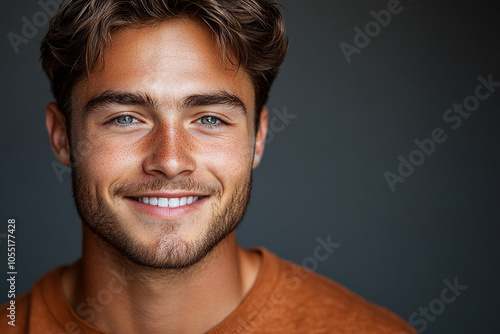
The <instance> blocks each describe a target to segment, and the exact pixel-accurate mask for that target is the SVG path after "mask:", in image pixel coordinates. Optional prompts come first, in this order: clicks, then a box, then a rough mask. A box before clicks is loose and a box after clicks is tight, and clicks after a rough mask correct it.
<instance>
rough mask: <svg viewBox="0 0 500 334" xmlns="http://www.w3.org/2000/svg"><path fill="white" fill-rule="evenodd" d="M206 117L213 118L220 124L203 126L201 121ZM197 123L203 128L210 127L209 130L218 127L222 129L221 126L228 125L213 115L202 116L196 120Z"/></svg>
mask: <svg viewBox="0 0 500 334" xmlns="http://www.w3.org/2000/svg"><path fill="white" fill-rule="evenodd" d="M204 117H212V118H215V119H216V120H217V121H218V122H217V123H216V124H213V125H209V124H203V123H201V122H200V120H201V119H202V118H204ZM196 123H198V124H201V125H202V126H205V127H208V128H212V129H213V128H218V127H221V126H225V125H227V123H226V122H224V121H223V120H221V119H220V118H219V117H216V116H213V115H203V116H201V117H200V118H198V119H197V120H196Z"/></svg>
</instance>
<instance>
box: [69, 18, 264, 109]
mask: <svg viewBox="0 0 500 334" xmlns="http://www.w3.org/2000/svg"><path fill="white" fill-rule="evenodd" d="M107 90H114V91H133V92H143V93H148V94H149V95H151V96H153V97H154V98H155V99H157V100H158V101H159V103H160V104H168V105H174V104H175V102H176V101H177V100H179V99H182V98H183V97H184V96H187V95H190V94H196V93H210V92H213V91H226V92H228V93H231V94H234V95H237V96H240V97H241V98H242V99H243V100H245V103H246V104H247V106H248V107H249V108H248V109H249V110H253V101H254V89H253V86H252V83H251V80H250V78H249V76H248V75H247V73H246V72H245V71H244V70H243V69H242V68H238V67H237V66H234V65H232V64H231V63H230V62H229V61H227V59H225V58H224V57H223V56H222V55H221V52H220V50H219V48H218V45H217V43H216V41H215V39H214V37H213V35H212V34H211V33H210V31H209V30H208V29H207V28H206V27H205V26H204V25H203V24H202V23H199V22H197V21H195V20H191V19H174V20H169V21H164V22H158V23H155V24H154V25H148V26H143V27H127V28H122V29H120V30H118V31H117V32H115V33H114V34H113V35H112V39H111V42H110V43H109V45H108V46H107V47H106V48H105V50H104V55H103V60H102V62H100V63H99V64H98V65H97V66H96V68H95V69H94V70H93V71H92V72H91V73H90V75H89V77H88V78H86V79H84V80H82V81H81V82H79V83H78V84H77V85H76V86H75V89H74V93H73V103H74V106H75V107H77V108H78V106H82V104H83V103H85V101H86V100H87V99H88V98H89V97H91V96H93V95H96V94H99V93H100V92H103V91H107Z"/></svg>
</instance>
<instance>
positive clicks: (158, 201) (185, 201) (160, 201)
mask: <svg viewBox="0 0 500 334" xmlns="http://www.w3.org/2000/svg"><path fill="white" fill-rule="evenodd" d="M203 197H206V196H201V197H200V196H187V197H173V198H165V197H134V199H135V200H136V201H138V202H141V203H144V204H149V205H152V206H158V207H161V208H178V207H181V206H185V205H189V204H193V203H195V202H197V201H199V200H200V199H201V198H203Z"/></svg>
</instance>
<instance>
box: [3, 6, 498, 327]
mask: <svg viewBox="0 0 500 334" xmlns="http://www.w3.org/2000/svg"><path fill="white" fill-rule="evenodd" d="M44 1H45V0H44ZM282 4H283V5H284V6H285V7H286V9H285V16H286V20H287V26H288V34H289V36H290V40H291V46H290V51H289V54H288V57H287V59H286V61H285V63H284V65H283V68H282V72H281V75H280V77H279V78H278V80H277V81H276V83H275V85H274V88H273V90H272V96H271V99H270V101H269V103H268V107H269V109H270V110H271V118H272V119H275V120H274V121H273V124H274V126H273V129H271V132H272V135H271V136H270V137H268V145H267V147H266V153H265V155H264V160H263V163H262V164H261V166H260V167H259V168H258V169H257V171H256V172H255V173H254V189H253V193H252V200H251V204H250V207H249V210H248V213H247V215H246V217H245V219H244V221H243V223H242V225H241V226H240V228H239V232H238V238H239V240H240V242H241V243H242V244H243V245H244V246H253V245H259V246H264V247H266V248H268V249H269V250H271V251H273V252H275V253H277V254H278V255H280V256H281V257H284V258H286V259H289V260H291V261H294V262H296V263H299V264H303V265H305V266H306V267H309V268H311V269H313V270H315V271H316V272H318V273H320V274H323V275H326V276H328V277H330V278H332V279H334V280H335V281H337V282H339V283H341V284H343V285H345V286H347V287H348V288H349V289H351V290H353V291H354V292H356V293H358V294H360V295H362V296H364V297H366V298H367V299H369V300H371V301H373V302H375V303H377V304H380V305H383V306H385V307H387V308H389V309H391V310H394V311H395V312H396V313H397V314H399V315H400V316H401V317H403V318H404V319H406V320H407V321H408V320H409V318H410V316H412V314H413V317H414V318H413V320H412V321H413V324H414V325H415V326H416V328H417V329H419V331H420V332H426V333H429V334H430V333H493V332H498V329H497V328H498V327H499V325H500V320H499V319H500V317H498V316H497V312H496V311H498V297H499V288H498V285H497V284H498V277H499V275H498V273H499V269H498V267H499V261H498V260H499V256H500V251H499V250H500V249H499V248H500V247H499V246H498V242H497V238H498V236H499V227H498V223H499V217H500V214H499V210H498V204H499V199H500V191H499V189H498V186H499V185H500V182H499V180H500V177H499V170H498V166H499V164H498V153H499V150H498V142H499V140H500V133H499V131H498V130H499V126H500V117H499V113H498V111H499V110H498V109H499V108H498V107H499V105H500V87H495V85H498V84H495V83H493V84H490V85H489V89H490V90H488V88H487V87H483V88H479V91H478V92H479V93H478V94H479V95H478V96H479V97H480V99H478V98H476V97H475V95H476V87H478V85H480V84H481V80H486V81H488V76H491V78H490V80H491V81H493V82H500V66H499V63H498V60H499V59H500V49H499V38H498V33H499V32H500V29H499V26H500V25H499V15H498V14H499V10H498V7H494V5H493V4H494V2H493V1H490V2H488V1H482V2H472V1H469V2H466V1H431V0H413V1H410V0H401V3H400V4H399V6H395V2H394V1H389V2H388V1H386V0H376V1H374V0H372V1H347V0H338V1H319V0H314V1H292V0H288V1H284V0H283V1H282ZM387 8H389V9H391V10H392V11H393V14H391V19H390V22H388V21H389V20H388V18H387V15H386V16H384V15H383V14H382V13H380V11H381V10H387ZM371 11H374V12H373V13H371ZM395 12H397V14H396V13H395ZM376 13H379V14H376ZM0 15H1V20H0V26H1V32H2V34H3V36H4V37H3V39H2V42H1V43H0V47H1V50H2V58H1V62H2V64H3V67H2V69H3V70H2V80H1V92H2V102H3V103H2V107H3V111H2V122H1V125H2V131H1V136H2V146H3V150H2V153H3V154H2V164H1V165H0V168H1V175H2V179H3V182H2V194H1V203H2V204H1V205H2V210H1V213H2V217H1V219H2V220H1V222H2V223H0V241H1V242H2V244H1V245H0V246H1V249H2V251H1V253H0V254H3V255H1V256H0V259H1V260H0V261H1V262H2V265H1V266H0V267H1V268H4V269H3V271H4V274H2V276H3V275H6V272H7V270H6V265H7V255H6V254H7V252H6V248H5V246H6V239H5V237H6V233H7V219H8V218H15V219H16V221H17V230H16V240H17V258H16V262H17V271H18V276H17V289H18V293H20V292H24V291H26V290H28V289H29V288H30V286H31V285H32V284H33V283H34V281H35V280H36V279H37V278H38V277H40V276H41V275H42V274H43V273H45V272H47V271H48V270H49V269H51V268H53V267H55V266H57V265H60V264H63V263H70V262H72V261H74V260H75V259H76V258H78V256H79V255H80V245H81V242H80V222H79V219H78V217H77V214H76V210H75V209H74V205H73V203H72V198H71V195H70V189H71V185H70V177H69V173H67V172H66V171H64V170H62V171H61V170H59V174H58V173H56V172H55V171H54V168H53V167H54V165H53V163H54V161H55V159H54V157H53V155H52V152H51V149H50V146H49V141H48V137H47V135H46V130H45V124H44V108H45V105H46V103H47V102H48V101H49V100H51V94H50V92H49V84H48V81H47V79H46V78H45V77H44V75H43V73H42V71H41V68H40V64H39V61H38V57H39V52H38V49H39V43H40V40H41V39H42V38H43V34H44V32H45V31H46V28H47V24H46V22H44V18H45V17H46V15H45V16H44V14H43V7H42V6H41V5H40V4H38V3H37V2H36V1H34V0H33V1H15V2H14V1H9V2H3V3H2V13H1V14H0ZM377 15H378V16H379V20H381V21H382V24H380V23H374V22H376V21H375V16H377ZM23 18H25V19H24V20H28V21H29V22H31V23H36V24H38V25H39V26H40V27H39V28H37V30H38V31H31V34H30V31H24V37H26V36H29V37H28V38H26V40H25V42H26V41H27V43H25V44H20V45H19V46H18V52H17V53H16V52H15V50H14V47H13V46H12V44H11V42H10V41H9V38H8V36H9V35H8V34H9V33H11V32H12V33H15V34H17V35H19V36H21V37H22V36H23V31H22V28H23V25H24V24H25V23H24V22H23ZM371 21H374V22H371ZM382 25H383V26H382ZM35 27H36V26H35ZM355 29H356V30H355ZM365 29H368V32H367V33H368V35H365V36H362V34H366V30H365ZM359 31H362V32H361V33H359ZM10 36H12V34H11V35H10ZM24 37H23V38H24ZM363 37H364V38H363ZM368 39H369V41H368ZM342 43H344V44H342ZM342 49H344V51H345V52H346V54H348V56H347V57H346V55H345V54H344V52H343V51H342ZM348 58H349V60H350V62H348ZM479 77H482V78H483V79H478V78H479ZM488 94H489V95H488ZM464 103H465V104H466V107H467V108H468V109H469V110H471V112H470V113H469V112H468V111H467V110H466V109H465V107H464V109H463V110H464V111H465V112H467V114H466V113H465V112H463V115H464V116H460V114H458V113H456V112H454V111H453V110H451V111H448V109H450V108H452V109H453V105H454V104H457V105H458V104H464ZM435 129H437V130H435ZM439 129H441V130H439ZM433 133H434V139H429V138H432V136H433ZM415 140H419V141H421V143H424V144H425V145H427V146H425V147H424V149H421V148H419V146H417V144H416V143H415ZM430 140H432V143H431V142H430ZM421 145H422V144H421ZM433 146H434V148H433ZM423 151H427V152H423ZM422 152H423V153H422ZM400 156H401V157H400ZM400 159H404V160H405V161H408V162H405V163H401V161H402V160H400ZM400 164H402V165H406V164H413V165H417V166H416V167H411V166H409V165H406V166H401V167H399V169H400V171H398V166H399V165H400ZM55 166H57V165H55ZM386 172H390V173H392V174H390V175H391V176H390V180H392V181H391V182H394V184H393V189H392V190H394V191H392V190H391V186H390V185H389V183H388V181H387V179H386V177H385V176H384V174H386V175H389V174H387V173H386ZM61 173H62V174H61ZM403 180H404V182H401V181H403ZM1 226H4V227H1ZM318 238H320V239H321V240H323V241H325V240H327V239H328V238H330V240H331V242H333V243H336V244H337V245H336V248H334V250H333V252H332V253H331V254H329V257H328V258H326V259H324V258H321V259H320V258H318V257H315V253H314V250H315V248H316V247H318V245H321V242H320V241H319V239H318ZM454 284H455V285H456V284H458V285H460V286H461V287H459V289H458V290H457V291H455V292H456V293H455V294H453V293H451V292H448V294H445V298H444V299H443V297H442V295H441V292H442V291H443V289H445V288H446V287H447V285H454ZM464 286H466V288H465V287H464ZM1 288H2V289H1V294H0V302H5V301H7V293H6V291H7V289H6V286H5V279H2V286H1ZM452 296H454V298H452ZM421 307H422V308H429V307H430V311H429V313H428V315H427V319H426V318H425V316H423V315H420V314H418V312H419V310H420V311H421V310H422V309H420V308H421ZM414 312H417V313H416V314H415V313H414ZM1 321H6V320H5V319H3V320H1Z"/></svg>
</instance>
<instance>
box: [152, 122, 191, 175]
mask: <svg viewBox="0 0 500 334" xmlns="http://www.w3.org/2000/svg"><path fill="white" fill-rule="evenodd" d="M189 137H190V136H189V133H188V132H187V130H186V129H183V127H182V126H181V125H180V124H177V123H175V122H171V123H169V124H164V125H161V126H158V127H157V128H156V129H155V130H154V131H153V132H152V133H151V134H150V135H149V138H148V142H147V150H146V151H147V156H146V158H145V160H144V162H143V170H144V171H145V172H146V173H147V174H151V175H156V176H158V175H162V176H165V177H166V178H168V179H174V178H175V177H177V176H179V175H183V174H186V175H187V174H190V173H192V172H193V171H194V170H195V169H196V163H195V159H194V156H193V149H192V148H193V147H192V146H193V144H192V143H191V142H190V140H189Z"/></svg>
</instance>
